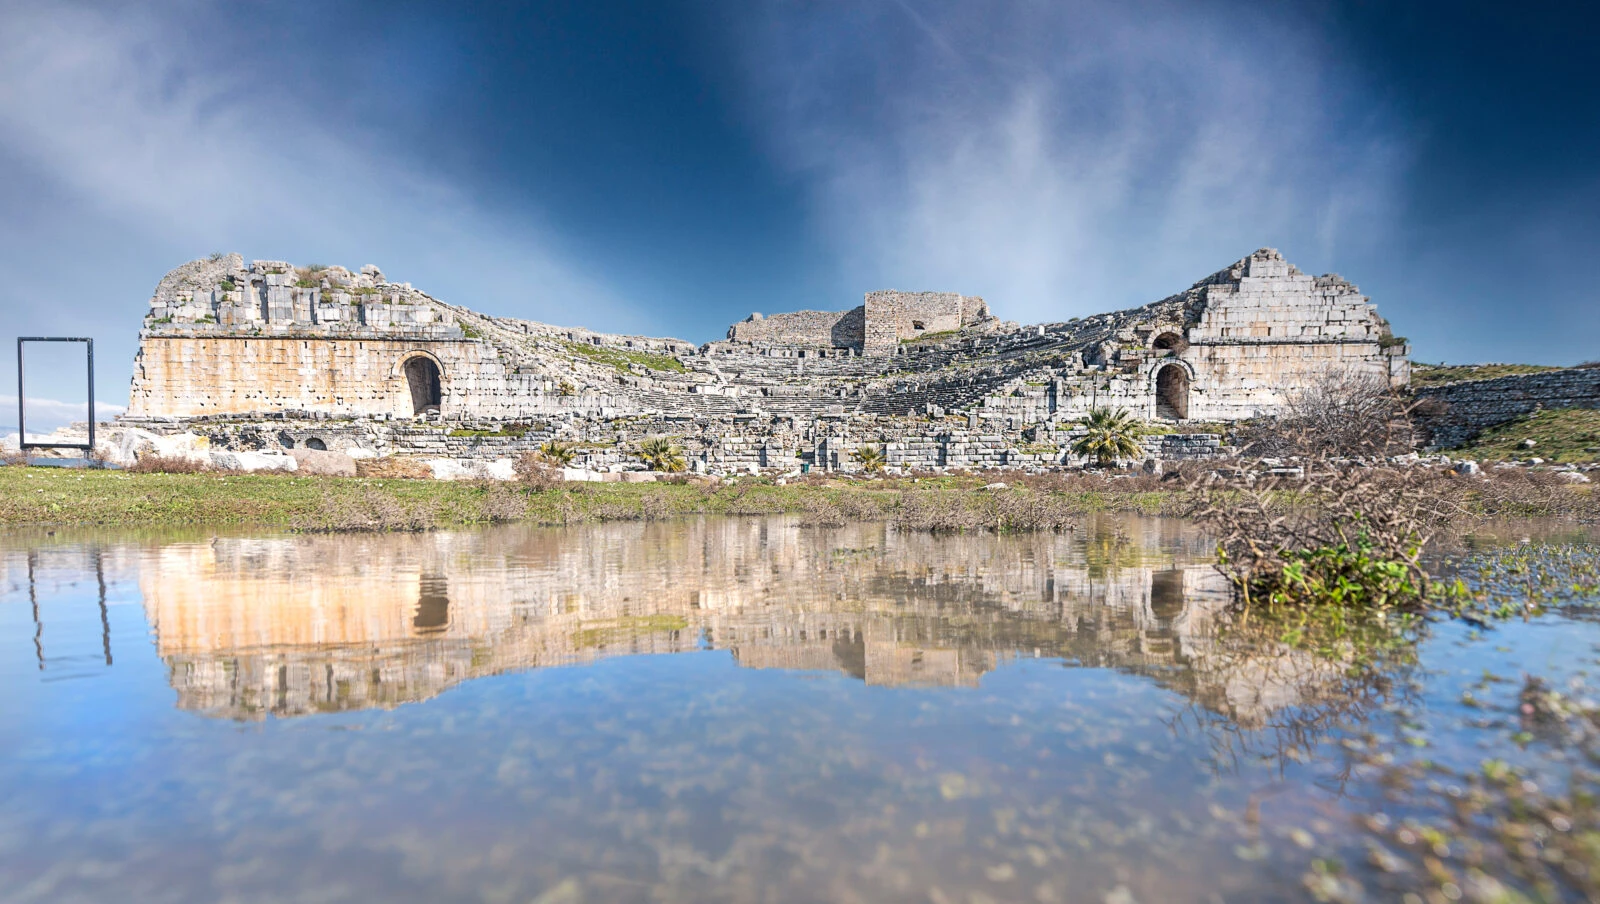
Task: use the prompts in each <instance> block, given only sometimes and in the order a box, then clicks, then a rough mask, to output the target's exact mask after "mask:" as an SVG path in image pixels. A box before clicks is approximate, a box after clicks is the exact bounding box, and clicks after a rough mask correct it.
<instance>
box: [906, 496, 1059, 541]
mask: <svg viewBox="0 0 1600 904" xmlns="http://www.w3.org/2000/svg"><path fill="white" fill-rule="evenodd" d="M1074 514H1075V512H1074V510H1073V508H1072V505H1071V504H1070V503H1069V502H1068V501H1067V500H1064V499H1061V498H1059V497H1056V496H1052V495H1050V494H1048V493H1035V492H1020V493H1019V492H996V493H954V492H948V491H946V492H938V491H933V492H917V493H907V494H905V495H904V496H902V497H901V500H900V508H899V509H898V510H897V511H896V512H895V516H894V523H895V524H896V525H897V526H899V527H903V528H907V529H910V530H927V531H935V532H946V531H969V530H993V531H1058V530H1070V529H1071V528H1072V527H1073V524H1074V520H1073V515H1074Z"/></svg>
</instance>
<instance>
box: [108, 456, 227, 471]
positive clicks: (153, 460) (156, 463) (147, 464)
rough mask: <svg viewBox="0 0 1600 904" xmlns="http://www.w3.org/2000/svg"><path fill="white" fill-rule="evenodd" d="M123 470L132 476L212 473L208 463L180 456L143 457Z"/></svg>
mask: <svg viewBox="0 0 1600 904" xmlns="http://www.w3.org/2000/svg"><path fill="white" fill-rule="evenodd" d="M123 470H125V471H127V472H128V473H130V474H199V473H201V472H203V471H210V470H211V465H210V463H208V462H205V461H201V460H200V459H196V458H184V457H182V456H179V455H153V454H152V455H141V456H140V457H139V459H138V460H137V461H135V462H134V463H133V464H131V465H128V466H127V467H126V468H124V469H123Z"/></svg>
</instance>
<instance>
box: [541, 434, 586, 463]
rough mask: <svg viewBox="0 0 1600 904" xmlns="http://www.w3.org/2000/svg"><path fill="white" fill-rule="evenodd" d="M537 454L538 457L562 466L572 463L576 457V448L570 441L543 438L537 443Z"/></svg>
mask: <svg viewBox="0 0 1600 904" xmlns="http://www.w3.org/2000/svg"><path fill="white" fill-rule="evenodd" d="M538 454H539V457H540V458H542V459H544V460H545V461H547V462H549V463H550V464H552V465H557V466H559V467H563V468H564V467H566V466H568V465H570V464H572V460H573V459H574V458H577V456H578V450H577V447H575V446H574V445H573V444H572V443H564V442H561V441H560V440H554V439H551V440H545V441H544V442H543V443H541V444H540V445H539V453H538Z"/></svg>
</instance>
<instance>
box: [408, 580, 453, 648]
mask: <svg viewBox="0 0 1600 904" xmlns="http://www.w3.org/2000/svg"><path fill="white" fill-rule="evenodd" d="M411 627H412V628H415V629H416V631H417V633H419V634H436V633H438V632H440V631H443V630H444V629H446V628H448V627H450V584H449V582H448V581H446V580H445V578H444V577H443V576H442V575H437V574H424V575H423V576H422V586H421V591H420V592H419V593H418V594H417V613H416V615H414V616H413V617H412V619H411Z"/></svg>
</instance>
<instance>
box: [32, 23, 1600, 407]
mask: <svg viewBox="0 0 1600 904" xmlns="http://www.w3.org/2000/svg"><path fill="white" fill-rule="evenodd" d="M129 6H130V5H128V4H122V3H103V4H92V3H69V2H54V3H45V2H37V0H14V2H12V3H8V4H6V5H5V6H4V7H3V8H0V209H3V210H4V211H5V215H4V217H3V218H0V265H3V266H4V269H5V273H6V279H5V280H4V281H0V311H3V312H4V315H5V322H6V324H7V326H8V327H9V329H6V330H3V331H0V332H3V333H5V334H6V335H7V336H9V335H12V334H15V333H22V332H27V333H34V332H40V333H80V332H86V331H87V332H91V333H92V334H94V335H95V336H96V337H97V338H98V339H99V340H100V342H101V343H102V345H101V350H100V354H101V373H102V379H101V380H100V384H101V388H100V391H101V393H102V395H103V396H105V397H108V398H111V399H113V400H116V401H121V400H122V399H123V398H124V397H125V393H126V386H127V379H128V376H129V368H130V365H131V361H132V356H133V351H134V348H135V345H136V342H135V334H136V331H137V328H138V323H139V318H140V317H141V316H142V314H143V311H144V306H145V303H146V300H147V299H148V297H149V294H150V292H151V290H152V288H153V287H154V285H155V283H156V281H157V280H158V279H159V278H160V276H161V274H162V273H164V272H165V271H166V270H168V269H169V268H171V267H173V266H176V265H177V264H179V263H182V262H184V261H186V260H189V259H192V258H195V257H200V256H203V255H204V254H206V253H208V252H210V251H212V250H224V251H239V252H240V253H242V254H244V255H245V257H246V258H247V259H248V258H283V259H290V260H294V261H296V262H303V263H309V262H323V263H342V264H345V265H347V266H351V267H355V266H359V265H361V264H365V263H377V264H379V265H380V266H382V267H383V268H384V270H385V272H386V273H387V274H388V275H389V276H390V277H391V278H393V279H397V280H403V281H410V282H412V283H414V284H416V285H418V286H419V287H421V288H424V289H426V290H428V291H429V292H431V293H433V294H435V295H437V296H439V297H441V298H444V299H446V300H449V301H452V302H457V303H462V304H466V305H469V306H473V307H477V308H480V309H483V310H486V311H491V312H495V313H501V314H507V315H513V316H522V317H529V318H533V319H539V320H546V321H551V322H556V323H573V324H582V325H585V326H590V327H593V328H597V329H605V330H613V331H619V332H623V331H625V332H644V333H653V334H670V335H675V336H679V337H682V338H685V339H690V340H694V341H706V340H709V339H713V338H718V337H720V336H721V334H722V333H723V331H724V330H725V329H726V326H727V324H728V323H729V322H731V321H733V320H736V319H739V318H742V317H743V316H745V315H746V314H748V313H749V312H750V311H755V310H759V311H766V312H772V311H780V310H788V309H796V308H801V307H813V308H833V309H838V308H845V307H849V306H852V305H854V304H857V303H859V301H860V297H861V295H862V293H864V292H866V291H869V290H872V289H878V288H889V287H893V288H902V289H938V290H951V291H960V292H965V293H969V294H979V295H983V296H985V297H986V298H988V299H989V301H990V303H991V305H992V306H993V308H994V309H995V310H996V312H997V313H999V314H1000V315H1001V316H1003V317H1007V318H1011V319H1016V320H1021V321H1025V322H1027V321H1035V322H1036V321H1047V320H1060V319H1065V318H1067V317H1071V316H1076V315H1082V314H1086V313H1091V312H1094V311H1100V310H1110V309H1114V308H1120V307H1127V306H1131V305H1136V304H1142V303H1144V302H1147V301H1150V300H1153V299H1156V298H1159V297H1162V296H1164V295H1166V294H1170V293H1171V292H1174V291H1177V290H1179V289H1182V288H1184V287H1186V286H1188V285H1189V284H1190V283H1192V282H1193V281H1195V280H1196V279H1198V278H1200V277H1202V276H1205V275H1206V274H1208V273H1210V272H1212V271H1214V270H1216V269H1218V268H1220V267H1222V266H1224V265H1226V264H1227V263H1229V262H1231V261H1232V260H1235V259H1237V258H1239V257H1240V256H1242V255H1244V254H1246V253H1248V252H1249V251H1251V250H1253V249H1254V248H1256V247H1259V246H1263V245H1270V246H1275V247H1278V248H1280V249H1281V250H1282V251H1283V252H1284V253H1285V254H1286V255H1287V256H1288V257H1289V258H1290V259H1291V260H1293V261H1295V262H1297V263H1298V264H1300V265H1301V267H1302V268H1303V269H1306V270H1311V271H1314V272H1327V271H1333V272H1338V273H1341V274H1343V275H1344V276H1346V277H1347V278H1349V279H1351V280H1352V281H1354V282H1356V283H1357V284H1359V285H1360V286H1361V287H1362V289H1363V290H1364V291H1366V292H1367V293H1368V294H1369V295H1371V296H1372V298H1373V300H1374V301H1376V302H1377V303H1378V305H1379V308H1380V310H1381V311H1382V312H1383V313H1384V314H1385V315H1387V316H1388V317H1389V318H1390V319H1391V320H1392V321H1393V323H1394V325H1395V328H1396V330H1397V331H1398V332H1400V333H1402V334H1405V335H1407V336H1410V337H1411V338H1412V340H1413V343H1414V347H1415V351H1416V356H1417V357H1418V359H1420V360H1430V361H1438V360H1448V361H1453V362H1463V361H1490V360H1494V361H1513V360H1514V361H1532V362H1540V363H1552V364H1562V363H1576V362H1578V361H1580V360H1586V359H1593V358H1600V343H1597V342H1596V341H1595V338H1594V337H1595V336H1596V334H1597V332H1600V299H1597V297H1596V295H1597V290H1596V288H1595V287H1596V286H1600V254H1597V253H1596V252H1597V239H1600V167H1597V163H1596V161H1597V159H1600V154H1597V152H1600V77H1597V76H1596V74H1595V69H1594V63H1593V56H1592V46H1591V45H1592V43H1593V37H1594V35H1595V33H1596V29H1595V24H1596V23H1595V21H1594V17H1593V15H1592V14H1591V13H1590V12H1589V11H1588V9H1587V8H1586V7H1584V6H1581V5H1577V4H1573V5H1570V6H1558V5H1539V4H1520V5H1510V4H1504V3H1461V2H1453V3H1420V2H1407V3H1348V4H1338V5H1330V4H1322V3H1307V4H1292V3H1274V4H1242V3H1223V2H1160V0H1130V2H1119V3H1110V2H1108V3H1100V4H1086V3H1084V4H1078V3H1047V2H1016V3H998V2H997V3H971V2H968V0H948V2H932V3H918V2H912V0H905V2H895V0H885V2H872V0H859V2H849V3H845V2H839V3H817V2H808V3H800V2H794V3H776V2H759V0H741V2H730V3H711V2H668V0H661V2H650V3H608V2H593V0H591V2H566V3H528V4H511V3H482V4H474V3H459V2H458V3H433V4H428V3H406V2H384V3H327V2H320V3H302V4H296V3H278V2H274V3H266V2H232V3H225V4H224V3H205V2H198V0H191V2H167V3H162V2H157V3H149V4H139V5H136V8H128V7H129ZM35 393H37V394H39V395H44V396H49V395H52V394H53V395H55V396H57V397H66V396H67V395H70V393H69V392H68V391H67V390H66V389H64V388H63V389H60V391H55V390H54V389H53V388H52V387H50V386H47V385H41V386H39V387H35V388H33V389H30V395H33V394H35ZM8 394H9V390H8V391H7V392H6V393H0V395H8ZM8 420H10V419H9V418H7V417H6V416H4V415H3V414H0V421H8Z"/></svg>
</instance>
